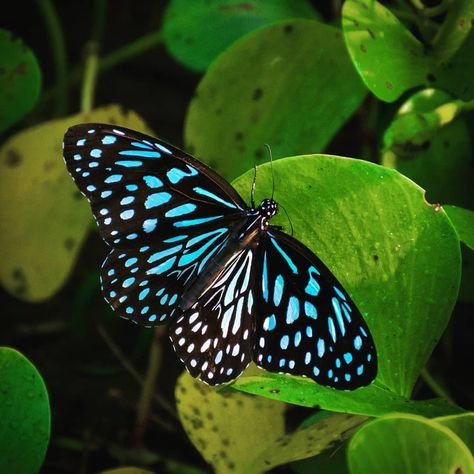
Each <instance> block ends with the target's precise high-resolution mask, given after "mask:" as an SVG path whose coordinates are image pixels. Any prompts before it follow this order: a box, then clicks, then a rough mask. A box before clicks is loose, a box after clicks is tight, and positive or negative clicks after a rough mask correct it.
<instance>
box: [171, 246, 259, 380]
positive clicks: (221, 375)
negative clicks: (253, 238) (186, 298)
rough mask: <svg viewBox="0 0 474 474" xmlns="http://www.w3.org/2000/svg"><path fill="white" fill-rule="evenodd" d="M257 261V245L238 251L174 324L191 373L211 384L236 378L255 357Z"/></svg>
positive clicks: (177, 342) (175, 341)
mask: <svg viewBox="0 0 474 474" xmlns="http://www.w3.org/2000/svg"><path fill="white" fill-rule="evenodd" d="M254 262H255V251H254V249H253V248H250V247H249V248H246V249H244V250H241V251H240V252H238V253H237V254H236V255H234V256H233V257H232V258H231V259H230V260H228V261H227V262H226V264H225V267H224V268H223V270H222V271H221V273H220V274H219V275H218V276H217V277H216V278H215V279H214V281H213V282H212V283H211V284H210V286H209V287H208V288H206V289H205V291H204V292H203V293H202V295H201V296H200V297H199V299H198V301H197V302H196V303H195V304H194V305H193V306H192V307H191V308H189V309H188V310H186V311H185V312H184V313H183V314H182V315H181V316H179V317H177V318H176V319H174V320H173V321H172V323H171V325H170V338H171V341H172V343H173V346H174V349H175V351H176V353H177V355H178V357H179V358H180V359H181V361H182V362H183V363H184V365H185V366H186V368H187V369H188V371H189V372H190V373H191V375H193V376H194V377H199V378H200V379H201V380H203V381H204V382H206V383H208V384H210V385H218V384H222V383H226V382H230V381H231V380H233V379H235V378H237V377H238V376H239V375H240V374H241V373H242V372H243V371H244V369H245V368H246V367H247V366H248V364H249V363H250V361H251V358H252V340H253V331H254V328H253V318H252V313H253V305H254V289H253V288H254V269H255V265H254Z"/></svg>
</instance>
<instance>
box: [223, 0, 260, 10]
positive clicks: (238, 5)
mask: <svg viewBox="0 0 474 474" xmlns="http://www.w3.org/2000/svg"><path fill="white" fill-rule="evenodd" d="M253 8H254V6H253V5H252V4H251V3H243V2H242V3H231V4H230V5H221V6H220V7H219V10H246V11H251V10H253Z"/></svg>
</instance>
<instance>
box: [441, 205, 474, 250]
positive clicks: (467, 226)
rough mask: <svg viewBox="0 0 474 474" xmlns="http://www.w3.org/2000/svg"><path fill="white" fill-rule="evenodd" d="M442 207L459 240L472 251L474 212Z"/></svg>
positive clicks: (473, 247) (473, 244) (459, 208)
mask: <svg viewBox="0 0 474 474" xmlns="http://www.w3.org/2000/svg"><path fill="white" fill-rule="evenodd" d="M443 207H444V210H445V211H446V214H448V216H449V218H450V219H451V222H452V224H453V226H454V228H455V229H456V231H457V233H458V235H459V240H460V241H461V242H463V243H465V244H466V245H467V247H469V248H470V249H471V250H474V211H470V210H469V209H463V208H462V207H457V206H443Z"/></svg>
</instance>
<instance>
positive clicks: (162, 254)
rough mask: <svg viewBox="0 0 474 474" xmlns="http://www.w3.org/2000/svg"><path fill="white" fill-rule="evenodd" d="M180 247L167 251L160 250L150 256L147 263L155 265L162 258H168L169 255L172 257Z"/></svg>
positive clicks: (176, 246)
mask: <svg viewBox="0 0 474 474" xmlns="http://www.w3.org/2000/svg"><path fill="white" fill-rule="evenodd" d="M182 247H183V246H182V245H175V246H174V247H170V248H169V249H166V250H162V251H161V252H155V253H153V254H151V256H150V258H149V259H148V260H147V262H148V263H155V262H156V261H157V260H161V259H162V258H165V257H168V256H169V255H173V254H174V253H176V252H179V251H180V250H181V248H182Z"/></svg>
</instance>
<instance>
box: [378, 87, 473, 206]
mask: <svg viewBox="0 0 474 474" xmlns="http://www.w3.org/2000/svg"><path fill="white" fill-rule="evenodd" d="M455 110H456V104H455V103H453V102H452V97H451V96H449V95H448V94H446V93H445V92H442V91H437V90H434V89H426V90H423V91H420V92H417V93H416V94H414V95H413V96H411V97H410V98H408V99H407V100H406V101H405V102H404V103H403V104H402V105H401V107H400V108H399V110H398V112H397V115H396V116H395V118H394V120H393V121H392V123H391V124H390V126H389V127H388V128H387V129H386V131H385V134H384V151H383V153H382V164H383V165H385V166H389V167H391V168H396V169H397V170H398V171H400V172H401V173H403V174H404V175H405V176H408V177H409V178H411V179H413V181H415V182H416V183H418V184H419V185H420V186H421V187H423V188H424V189H426V197H427V199H428V201H430V202H440V203H452V204H457V205H460V206H466V207H474V193H473V192H472V184H471V181H470V180H469V179H466V176H469V175H471V174H472V159H473V156H472V143H471V137H470V133H469V129H468V127H467V124H466V122H465V120H464V119H463V118H462V117H457V118H454V119H453V116H455Z"/></svg>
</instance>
